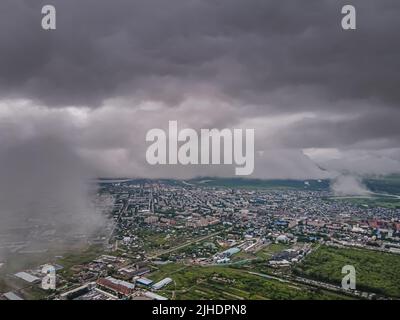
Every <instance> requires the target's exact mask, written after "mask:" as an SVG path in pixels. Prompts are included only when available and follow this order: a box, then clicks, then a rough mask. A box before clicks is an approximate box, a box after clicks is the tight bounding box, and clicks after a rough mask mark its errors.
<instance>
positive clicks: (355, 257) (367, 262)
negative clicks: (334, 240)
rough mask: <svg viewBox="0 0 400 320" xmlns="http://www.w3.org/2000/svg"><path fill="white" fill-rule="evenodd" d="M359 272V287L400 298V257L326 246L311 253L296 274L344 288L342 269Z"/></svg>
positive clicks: (357, 277) (362, 289) (357, 285)
mask: <svg viewBox="0 0 400 320" xmlns="http://www.w3.org/2000/svg"><path fill="white" fill-rule="evenodd" d="M345 265H353V266H354V267H355V269H356V287H357V289H358V290H361V291H369V292H375V293H378V294H382V295H385V296H390V297H397V298H400V274H399V270H400V255H396V254H389V253H383V252H377V251H371V250H364V249H353V248H351V249H350V248H333V247H327V246H322V247H320V248H319V249H317V250H316V251H314V252H313V253H311V254H310V255H309V256H308V257H307V258H306V260H305V261H304V262H303V263H301V265H299V266H298V268H296V270H295V272H296V273H297V274H300V275H302V276H305V277H308V278H313V279H316V280H320V281H325V282H329V283H333V284H336V285H339V286H340V285H341V279H342V278H343V276H344V275H343V274H342V273H341V270H342V267H343V266H345Z"/></svg>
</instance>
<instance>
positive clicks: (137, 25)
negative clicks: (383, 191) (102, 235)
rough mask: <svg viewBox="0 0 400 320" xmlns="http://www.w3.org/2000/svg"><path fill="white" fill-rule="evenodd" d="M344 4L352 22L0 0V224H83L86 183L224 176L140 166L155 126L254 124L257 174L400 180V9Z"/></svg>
mask: <svg viewBox="0 0 400 320" xmlns="http://www.w3.org/2000/svg"><path fill="white" fill-rule="evenodd" d="M351 3H352V4H353V5H354V6H355V7H356V9H357V30H354V31H343V30H342V29H341V26H340V21H341V17H342V16H341V13H340V11H341V8H342V6H343V5H344V4H348V1H342V0H339V1H331V0H308V1H301V2H300V1H288V0H282V1H275V0H247V1H242V0H219V1H214V0H213V1H211V0H168V1H165V0H134V1H132V0H129V1H128V0H114V1H103V0H84V1H82V0H79V1H78V0H69V1H64V0H63V1H61V0H51V1H30V0H2V1H1V3H0V52H1V56H0V133H1V135H0V191H1V195H0V199H1V202H0V214H1V218H0V219H1V228H6V227H8V225H9V222H10V223H11V222H12V221H15V220H16V221H17V223H19V221H23V220H24V219H26V215H29V216H30V217H35V216H36V215H48V216H49V217H51V219H53V218H54V219H55V220H57V219H58V218H59V216H58V217H57V218H55V217H56V216H55V215H54V210H53V209H51V208H52V206H55V205H56V206H57V207H59V208H61V209H60V211H63V212H68V213H69V214H71V215H72V216H73V217H75V218H76V221H78V225H80V226H82V227H88V228H91V227H92V226H93V221H95V220H96V219H92V218H91V217H93V216H92V214H91V210H90V208H88V206H87V203H88V197H87V195H88V194H89V193H90V192H91V191H90V187H89V186H88V185H87V183H88V181H89V180H90V179H91V178H93V177H148V178H157V177H171V178H181V179H188V178H191V177H196V176H232V175H233V174H234V170H233V169H234V168H233V167H225V166H222V167H221V166H187V167H182V166H177V167H170V166H156V167H151V166H149V165H147V164H146V161H145V152H146V148H147V146H148V145H147V144H146V142H145V137H146V133H147V131H148V130H150V129H153V128H164V129H166V128H167V126H168V120H178V126H179V127H180V128H185V127H190V128H194V129H201V128H210V129H211V128H219V129H222V128H244V129H246V128H254V129H255V130H256V151H257V153H256V154H257V157H256V164H255V171H254V173H253V175H252V177H256V178H275V179H285V178H290V179H311V178H316V179H320V178H336V177H338V176H340V175H341V174H342V173H343V172H346V173H347V174H348V173H350V174H353V175H354V176H363V175H366V174H368V175H381V174H391V173H399V172H400V146H399V143H398V141H399V138H400V126H399V125H398V119H399V118H400V109H399V105H400V91H399V89H398V84H399V83H400V72H399V71H400V59H399V57H400V42H399V41H398V30H400V19H399V16H400V2H399V1H397V0H381V1H375V0H352V1H351ZM45 4H53V5H55V7H56V9H57V30H55V31H44V30H42V29H41V25H40V21H41V8H42V6H43V5H45ZM350 185H351V184H350ZM42 195H46V196H42ZM32 203H36V205H35V206H32V205H31V204H32ZM72 221H75V220H74V219H72ZM63 224H64V221H62V223H61V224H60V225H63ZM95 224H96V223H94V225H95Z"/></svg>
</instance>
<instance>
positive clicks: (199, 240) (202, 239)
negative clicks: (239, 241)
mask: <svg viewBox="0 0 400 320" xmlns="http://www.w3.org/2000/svg"><path fill="white" fill-rule="evenodd" d="M229 230H230V229H226V230H221V231H218V232H214V233H212V234H209V235H206V236H204V237H201V238H198V239H194V240H191V241H189V242H186V243H184V244H182V245H180V246H177V247H174V248H172V249H168V250H164V251H161V252H159V253H157V254H155V255H152V256H149V259H150V260H151V259H155V258H158V257H159V256H162V255H164V254H168V253H171V252H174V251H177V250H180V249H182V248H185V247H187V246H190V245H191V244H194V243H197V242H201V241H204V240H206V239H208V238H211V237H214V236H216V235H218V234H220V233H222V232H225V231H229Z"/></svg>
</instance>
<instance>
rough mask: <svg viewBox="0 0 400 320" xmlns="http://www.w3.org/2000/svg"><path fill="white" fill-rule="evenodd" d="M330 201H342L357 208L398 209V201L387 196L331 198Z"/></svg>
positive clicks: (399, 206)
mask: <svg viewBox="0 0 400 320" xmlns="http://www.w3.org/2000/svg"><path fill="white" fill-rule="evenodd" d="M329 200H330V201H332V200H334V201H344V202H347V203H351V204H353V205H356V206H359V207H369V208H387V209H400V199H397V198H393V197H388V196H371V197H332V198H329Z"/></svg>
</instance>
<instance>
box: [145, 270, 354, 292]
mask: <svg viewBox="0 0 400 320" xmlns="http://www.w3.org/2000/svg"><path fill="white" fill-rule="evenodd" d="M148 277H149V278H150V279H152V280H154V281H158V280H160V279H162V278H164V277H171V278H172V279H173V280H174V282H173V283H171V284H169V285H168V286H167V287H165V288H164V289H163V290H160V291H158V293H160V294H162V295H164V296H166V297H168V298H170V299H178V300H179V299H185V300H187V299H213V300H214V299H215V300H220V299H230V300H232V299H234V300H240V299H263V300H268V299H276V300H280V299H346V298H348V297H346V296H344V295H340V294H336V293H332V292H328V291H324V290H315V289H311V288H305V287H304V286H302V285H299V284H293V283H289V282H280V281H278V280H274V279H266V278H264V277H261V276H258V275H253V274H249V273H248V271H247V270H242V269H236V268H230V267H227V266H221V267H219V266H209V267H200V266H185V265H183V264H168V265H165V266H161V267H160V270H158V271H156V272H154V273H152V274H151V275H149V276H148Z"/></svg>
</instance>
